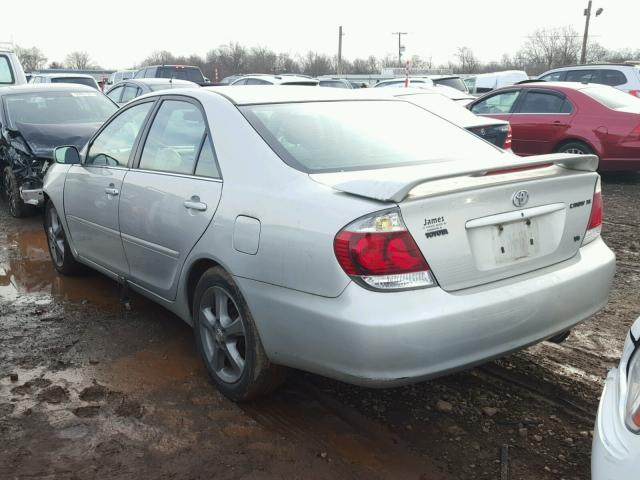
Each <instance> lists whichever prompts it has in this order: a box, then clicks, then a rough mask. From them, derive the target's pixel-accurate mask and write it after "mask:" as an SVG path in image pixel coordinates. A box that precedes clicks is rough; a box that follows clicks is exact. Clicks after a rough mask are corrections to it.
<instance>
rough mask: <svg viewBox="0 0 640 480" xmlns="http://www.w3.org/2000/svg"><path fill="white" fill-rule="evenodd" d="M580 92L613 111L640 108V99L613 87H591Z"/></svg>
mask: <svg viewBox="0 0 640 480" xmlns="http://www.w3.org/2000/svg"><path fill="white" fill-rule="evenodd" d="M580 91H581V92H582V93H584V94H586V95H588V96H590V97H591V98H593V99H594V100H595V101H596V102H599V103H601V104H602V105H604V106H605V107H608V108H611V109H613V110H625V109H628V108H631V109H634V110H637V109H638V108H640V98H637V97H635V96H633V95H630V94H628V93H626V92H623V91H622V90H618V89H616V88H613V87H590V88H583V89H582V90H580Z"/></svg>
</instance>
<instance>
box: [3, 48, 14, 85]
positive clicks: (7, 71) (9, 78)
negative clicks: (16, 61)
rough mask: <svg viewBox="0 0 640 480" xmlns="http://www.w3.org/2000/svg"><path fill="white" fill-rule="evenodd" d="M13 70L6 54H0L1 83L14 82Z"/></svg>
mask: <svg viewBox="0 0 640 480" xmlns="http://www.w3.org/2000/svg"><path fill="white" fill-rule="evenodd" d="M13 82H14V80H13V71H12V70H11V65H10V64H9V59H8V58H7V56H6V55H0V85H2V84H5V85H7V84H13Z"/></svg>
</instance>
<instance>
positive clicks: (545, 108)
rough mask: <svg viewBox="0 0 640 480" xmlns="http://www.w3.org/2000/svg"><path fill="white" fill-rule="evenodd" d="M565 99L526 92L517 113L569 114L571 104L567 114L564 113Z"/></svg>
mask: <svg viewBox="0 0 640 480" xmlns="http://www.w3.org/2000/svg"><path fill="white" fill-rule="evenodd" d="M565 103H566V102H565V99H564V98H563V97H561V96H559V95H554V94H552V93H544V92H528V93H527V94H526V96H525V97H524V99H523V100H522V104H521V105H520V111H519V112H518V113H540V114H544V113H569V112H571V109H570V108H571V104H569V112H565V111H564V110H565V108H566V107H565Z"/></svg>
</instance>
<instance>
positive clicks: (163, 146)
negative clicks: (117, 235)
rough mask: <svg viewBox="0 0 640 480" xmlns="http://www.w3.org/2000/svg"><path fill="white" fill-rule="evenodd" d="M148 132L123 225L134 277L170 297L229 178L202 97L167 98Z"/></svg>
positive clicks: (127, 188) (127, 191)
mask: <svg viewBox="0 0 640 480" xmlns="http://www.w3.org/2000/svg"><path fill="white" fill-rule="evenodd" d="M144 137H145V139H144V141H143V142H141V146H140V148H139V153H138V155H137V160H136V163H137V168H135V169H133V170H132V171H131V172H130V173H129V174H128V175H127V177H126V178H125V181H124V185H123V187H122V195H121V200H120V231H121V234H122V241H123V244H124V250H125V253H126V257H127V259H128V261H129V266H130V279H131V280H132V281H133V282H134V283H136V284H138V285H140V286H142V287H143V288H145V289H147V290H149V291H151V292H153V293H155V294H157V295H159V296H161V297H163V298H165V299H170V300H171V299H174V298H175V296H176V290H177V284H178V277H179V274H180V271H181V269H182V265H183V264H184V262H185V259H186V257H187V255H188V254H189V252H190V251H191V249H192V248H193V246H194V245H195V244H196V242H197V241H198V239H199V238H200V237H201V236H202V234H203V233H204V231H205V230H206V228H207V226H208V225H209V223H210V222H211V219H212V218H213V215H214V213H215V211H216V209H217V207H218V201H219V200H220V194H221V192H222V180H221V178H220V174H219V169H218V166H217V160H216V156H215V151H214V148H213V143H212V141H211V135H210V132H209V128H208V125H207V121H206V116H205V113H204V110H203V109H202V107H201V106H200V104H199V103H198V102H196V101H195V100H192V99H189V98H187V97H180V96H167V97H164V99H163V100H162V102H161V103H160V104H159V105H158V108H157V109H156V112H155V113H154V118H153V121H152V122H151V124H150V126H149V128H148V129H147V132H146V133H145V134H144Z"/></svg>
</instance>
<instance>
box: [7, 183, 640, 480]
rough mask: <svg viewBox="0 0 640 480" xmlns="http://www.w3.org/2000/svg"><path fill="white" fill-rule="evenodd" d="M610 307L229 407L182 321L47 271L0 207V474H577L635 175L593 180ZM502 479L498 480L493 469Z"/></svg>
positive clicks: (638, 258)
mask: <svg viewBox="0 0 640 480" xmlns="http://www.w3.org/2000/svg"><path fill="white" fill-rule="evenodd" d="M603 190H604V198H605V224H604V232H603V236H604V238H605V240H606V241H607V243H608V244H609V246H610V247H611V248H612V249H613V250H614V251H615V252H616V254H617V256H618V272H617V275H616V280H615V286H614V289H613V291H612V293H611V297H610V303H609V305H608V307H607V308H606V309H605V310H604V311H602V312H601V313H599V314H598V315H596V316H595V317H594V318H592V319H590V320H588V321H587V322H584V323H583V324H581V325H580V326H579V327H577V328H576V329H575V330H574V332H573V333H572V335H571V336H570V337H569V339H568V340H567V341H566V342H565V343H563V344H562V345H554V344H549V343H543V344H540V345H537V346H534V347H531V348H529V349H527V350H525V351H522V352H519V353H517V354H514V355H511V356H509V357H507V358H504V359H501V360H499V361H496V362H492V363H489V364H487V365H483V366H481V367H478V368H475V369H473V370H470V371H465V372H461V373H458V374H454V375H449V376H446V377H443V378H440V379H437V380H433V381H430V382H425V383H421V384H417V385H413V386H409V387H403V388H397V389H389V390H369V389H363V388H357V387H352V386H349V385H345V384H342V383H339V382H334V381H331V380H327V379H324V378H320V377H317V376H314V375H310V374H304V373H300V372H292V373H291V376H290V378H289V380H288V382H287V384H286V386H285V387H284V388H283V389H282V390H280V391H279V392H277V393H276V394H274V395H273V396H272V397H270V398H268V399H265V400H262V401H260V402H255V403H252V404H247V405H240V406H238V405H235V404H233V403H231V402H229V401H228V400H226V399H225V398H224V397H222V396H221V395H219V394H218V393H217V392H216V390H215V389H214V388H213V387H212V386H211V385H210V384H209V382H208V380H207V378H206V375H205V372H204V369H203V368H202V366H201V364H200V362H199V360H198V358H197V357H196V354H195V349H194V340H193V335H192V332H191V330H190V328H189V327H188V326H187V325H185V324H184V323H182V322H181V321H180V320H178V319H177V318H176V317H174V316H173V315H171V314H170V313H168V312H166V311H164V310H163V309H162V308H160V307H157V306H155V305H154V304H152V303H150V302H149V301H146V300H145V299H143V298H141V297H139V296H134V297H133V299H132V310H131V311H130V312H125V311H124V310H123V309H122V307H121V306H120V305H119V303H118V293H117V287H116V285H115V284H114V283H113V282H111V281H110V280H108V279H106V278H104V277H102V276H101V275H99V274H97V273H96V274H92V275H89V276H87V277H82V278H62V277H59V276H57V275H56V274H55V273H54V270H53V268H52V267H51V265H50V261H49V256H48V253H47V249H46V244H45V239H44V235H43V233H42V227H41V224H40V219H39V218H31V219H25V220H15V219H13V218H11V217H10V216H9V214H8V212H7V210H6V207H5V206H4V205H2V206H1V207H0V479H3V480H4V479H14V478H20V479H22V478H25V479H26V478H51V479H53V478H55V479H58V478H61V479H83V480H84V479H94V478H109V479H129V478H145V479H156V478H157V479H160V478H162V479H165V478H166V479H182V478H188V479H199V478H219V479H245V478H246V479H253V478H257V479H260V478H264V479H266V478H287V479H289V478H300V479H316V478H317V479H324V478H333V479H350V478H356V479H376V478H381V479H405V478H406V479H503V478H512V479H524V480H534V479H535V480H547V479H549V480H551V479H580V480H582V479H588V478H589V462H590V451H591V436H592V429H593V421H594V418H595V412H596V408H597V403H598V398H599V395H600V391H601V388H602V385H603V380H604V378H605V375H606V371H607V369H608V368H610V367H613V366H615V365H616V364H617V362H618V358H619V355H620V352H621V349H622V344H623V341H624V337H625V335H626V333H627V330H628V328H629V326H630V325H631V323H632V321H633V320H634V319H635V318H636V317H637V316H638V315H640V296H639V295H638V284H639V280H640V212H639V209H638V206H639V205H640V175H635V174H624V175H607V176H606V177H605V178H604V185H603ZM507 470H509V473H510V475H509V476H507Z"/></svg>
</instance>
